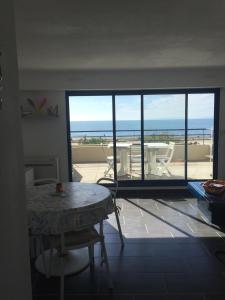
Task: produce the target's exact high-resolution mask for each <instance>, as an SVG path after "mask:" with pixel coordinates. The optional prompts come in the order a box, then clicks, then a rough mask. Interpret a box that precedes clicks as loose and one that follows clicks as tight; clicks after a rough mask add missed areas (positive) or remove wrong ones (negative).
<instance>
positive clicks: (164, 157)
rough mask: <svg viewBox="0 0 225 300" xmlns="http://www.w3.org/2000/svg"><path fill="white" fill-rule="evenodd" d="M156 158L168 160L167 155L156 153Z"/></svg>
mask: <svg viewBox="0 0 225 300" xmlns="http://www.w3.org/2000/svg"><path fill="white" fill-rule="evenodd" d="M156 160H168V156H167V155H157V156H156Z"/></svg>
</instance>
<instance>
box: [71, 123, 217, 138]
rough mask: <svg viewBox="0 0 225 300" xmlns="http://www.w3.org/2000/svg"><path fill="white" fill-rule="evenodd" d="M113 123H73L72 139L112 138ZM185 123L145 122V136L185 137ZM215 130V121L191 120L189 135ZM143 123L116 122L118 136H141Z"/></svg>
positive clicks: (208, 132)
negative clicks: (87, 137) (86, 137)
mask: <svg viewBox="0 0 225 300" xmlns="http://www.w3.org/2000/svg"><path fill="white" fill-rule="evenodd" d="M112 128H113V125H112V121H71V122H70V131H71V137H73V138H78V137H84V136H90V137H112V135H113V133H112V130H113V129H112ZM184 128H185V123H184V120H183V119H174V120H171V119H170V120H165V119H164V120H145V121H144V134H145V135H151V134H164V133H165V134H170V135H178V136H179V135H184ZM212 128H213V119H189V120H188V134H190V135H196V136H198V135H202V133H203V129H205V130H204V133H205V134H207V135H210V133H211V129H212ZM140 130H141V123H140V121H138V120H128V121H116V131H117V136H123V137H124V136H135V135H140Z"/></svg>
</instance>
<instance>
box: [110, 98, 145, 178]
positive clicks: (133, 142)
mask: <svg viewBox="0 0 225 300" xmlns="http://www.w3.org/2000/svg"><path fill="white" fill-rule="evenodd" d="M140 98H141V97H140V96H139V95H130V96H129V95H127V96H124V95H123V96H116V98H115V107H116V151H117V178H118V179H119V180H130V179H132V180H136V179H141V145H140V142H141V121H140V119H141V100H140Z"/></svg>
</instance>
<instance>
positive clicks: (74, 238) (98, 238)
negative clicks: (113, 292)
mask: <svg viewBox="0 0 225 300" xmlns="http://www.w3.org/2000/svg"><path fill="white" fill-rule="evenodd" d="M99 224H100V227H101V226H103V225H102V224H103V221H100V223H99ZM48 240H49V242H50V245H51V249H50V258H49V265H48V266H47V270H48V271H47V274H46V277H47V278H49V277H51V263H52V255H53V250H54V248H55V249H57V250H58V253H59V257H60V260H61V262H60V266H61V271H60V272H61V274H60V300H63V299H64V259H65V253H66V252H67V251H69V250H76V249H81V248H85V247H88V253H89V266H90V271H91V272H93V271H94V244H96V243H98V242H100V244H101V251H102V258H103V260H102V262H104V263H105V266H106V273H107V280H108V288H109V289H113V282H112V279H111V274H110V270H109V263H108V256H107V251H106V247H105V242H104V235H103V231H100V232H98V231H97V230H96V229H95V228H94V226H91V227H90V228H85V229H83V230H80V231H72V232H66V233H64V232H62V233H61V234H60V235H51V236H48ZM43 261H45V260H44V259H43Z"/></svg>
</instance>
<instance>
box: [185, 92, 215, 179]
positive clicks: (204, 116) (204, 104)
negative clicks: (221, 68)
mask: <svg viewBox="0 0 225 300" xmlns="http://www.w3.org/2000/svg"><path fill="white" fill-rule="evenodd" d="M213 124H214V94H212V93H210V94H189V95H188V178H189V179H209V178H212V176H213Z"/></svg>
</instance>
